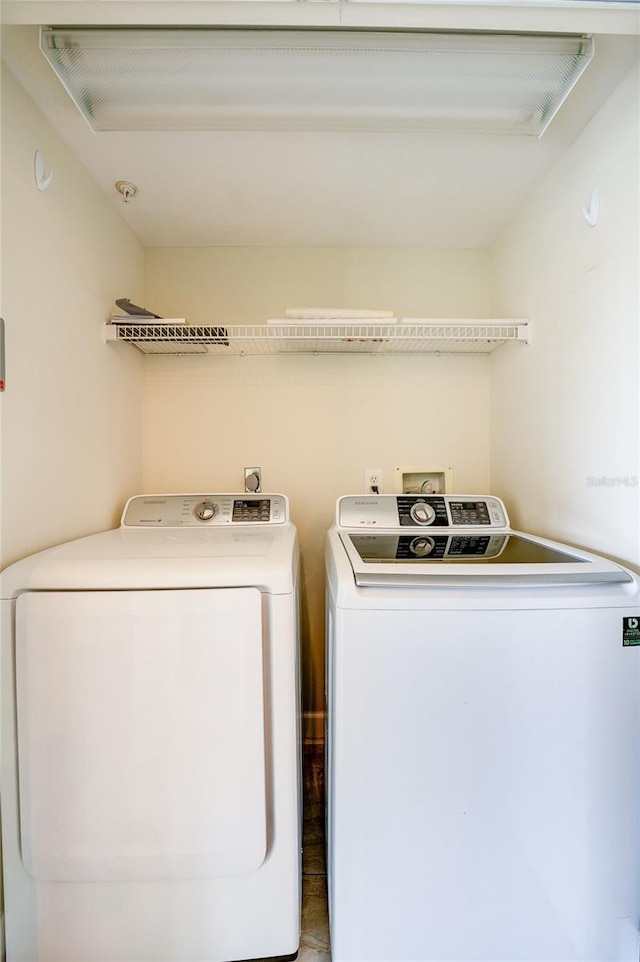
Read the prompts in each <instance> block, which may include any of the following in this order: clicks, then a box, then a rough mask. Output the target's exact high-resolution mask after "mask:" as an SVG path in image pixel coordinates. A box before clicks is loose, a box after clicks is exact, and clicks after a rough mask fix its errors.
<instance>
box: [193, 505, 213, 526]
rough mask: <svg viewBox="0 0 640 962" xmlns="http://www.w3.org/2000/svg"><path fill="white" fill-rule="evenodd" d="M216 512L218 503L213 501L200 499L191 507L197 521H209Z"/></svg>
mask: <svg viewBox="0 0 640 962" xmlns="http://www.w3.org/2000/svg"><path fill="white" fill-rule="evenodd" d="M217 513H218V505H217V504H216V503H215V501H201V502H200V503H199V504H197V505H196V506H195V508H194V509H193V514H194V516H195V517H196V518H197V519H198V521H211V519H212V518H215V516H216V515H217Z"/></svg>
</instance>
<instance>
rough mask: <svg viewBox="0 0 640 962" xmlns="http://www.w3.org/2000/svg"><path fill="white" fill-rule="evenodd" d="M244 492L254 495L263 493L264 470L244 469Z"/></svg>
mask: <svg viewBox="0 0 640 962" xmlns="http://www.w3.org/2000/svg"><path fill="white" fill-rule="evenodd" d="M244 490H245V491H247V492H250V493H252V494H259V493H260V492H261V491H262V468H245V469H244Z"/></svg>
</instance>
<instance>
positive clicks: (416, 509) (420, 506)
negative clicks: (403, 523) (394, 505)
mask: <svg viewBox="0 0 640 962" xmlns="http://www.w3.org/2000/svg"><path fill="white" fill-rule="evenodd" d="M409 515H410V517H411V520H412V521H414V522H415V523H416V524H431V523H432V521H433V519H434V518H435V516H436V512H435V510H434V509H433V508H432V507H431V505H430V504H427V502H426V501H416V502H415V504H412V505H411V510H410V511H409Z"/></svg>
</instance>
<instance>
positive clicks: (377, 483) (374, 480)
mask: <svg viewBox="0 0 640 962" xmlns="http://www.w3.org/2000/svg"><path fill="white" fill-rule="evenodd" d="M382 482H383V471H382V468H365V469H364V490H365V494H382Z"/></svg>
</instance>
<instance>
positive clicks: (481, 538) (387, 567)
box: [338, 528, 633, 587]
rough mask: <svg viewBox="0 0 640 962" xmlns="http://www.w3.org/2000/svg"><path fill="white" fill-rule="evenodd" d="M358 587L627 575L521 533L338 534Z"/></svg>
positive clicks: (620, 578)
mask: <svg viewBox="0 0 640 962" xmlns="http://www.w3.org/2000/svg"><path fill="white" fill-rule="evenodd" d="M338 534H339V537H340V540H341V542H342V544H343V545H344V547H345V550H346V552H347V556H348V558H349V561H350V563H351V567H352V569H353V573H354V579H355V583H356V584H357V585H360V586H365V587H366V586H376V585H379V586H385V585H402V586H412V585H471V584H494V585H499V584H503V585H510V584H513V585H549V584H593V583H599V582H628V581H632V580H633V579H632V577H631V575H630V573H629V572H628V571H626V570H625V569H624V568H621V567H620V566H619V565H617V564H614V563H613V562H611V561H607V560H606V559H605V558H600V557H598V556H596V555H592V554H589V553H588V552H585V551H580V550H578V549H577V548H570V547H568V546H566V545H562V544H557V543H555V542H553V541H547V540H545V539H543V538H536V537H534V536H532V535H524V534H521V533H520V532H512V531H508V532H504V533H500V534H496V533H495V532H491V531H484V530H481V529H478V528H475V529H469V530H467V531H465V532H464V533H462V532H460V531H459V530H451V529H446V530H442V529H440V531H434V530H431V531H429V530H422V531H416V530H415V529H414V530H412V531H411V533H407V532H406V531H402V530H400V531H395V532H390V531H384V532H380V533H377V532H376V533H371V532H370V531H361V530H358V531H339V532H338Z"/></svg>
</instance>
